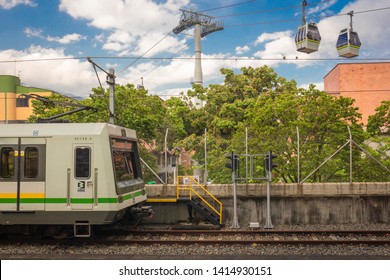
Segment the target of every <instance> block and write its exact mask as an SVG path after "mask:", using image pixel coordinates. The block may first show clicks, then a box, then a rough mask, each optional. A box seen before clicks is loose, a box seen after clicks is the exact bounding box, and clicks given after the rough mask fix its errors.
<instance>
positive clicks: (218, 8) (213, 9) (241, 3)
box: [198, 0, 257, 13]
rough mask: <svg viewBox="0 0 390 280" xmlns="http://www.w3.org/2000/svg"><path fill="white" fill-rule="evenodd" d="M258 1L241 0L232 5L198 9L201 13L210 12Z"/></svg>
mask: <svg viewBox="0 0 390 280" xmlns="http://www.w3.org/2000/svg"><path fill="white" fill-rule="evenodd" d="M256 1H257V0H249V1H245V2H239V3H235V4H230V5H225V6H221V7H216V8H211V9H207V10H201V11H198V12H199V13H204V12H210V11H215V10H220V9H225V8H230V7H235V6H240V5H244V4H248V3H252V2H256Z"/></svg>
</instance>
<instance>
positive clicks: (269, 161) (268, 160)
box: [264, 151, 278, 229]
mask: <svg viewBox="0 0 390 280" xmlns="http://www.w3.org/2000/svg"><path fill="white" fill-rule="evenodd" d="M276 157H277V155H273V154H272V151H269V152H268V153H267V154H266V156H265V158H264V162H265V169H266V173H267V176H266V178H267V217H266V221H265V227H264V228H269V229H272V228H274V226H273V224H272V221H271V195H270V188H271V181H272V168H275V167H278V164H277V163H273V162H272V160H273V159H274V158H276Z"/></svg>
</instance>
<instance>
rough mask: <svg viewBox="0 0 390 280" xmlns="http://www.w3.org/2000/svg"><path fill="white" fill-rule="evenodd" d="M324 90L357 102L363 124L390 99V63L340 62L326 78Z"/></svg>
mask: <svg viewBox="0 0 390 280" xmlns="http://www.w3.org/2000/svg"><path fill="white" fill-rule="evenodd" d="M324 90H325V92H327V93H328V94H331V95H334V96H343V97H350V98H353V99H355V106H356V107H359V109H360V113H361V114H362V120H363V123H364V124H365V125H366V124H367V120H368V116H370V115H373V114H375V109H376V108H377V107H378V106H379V105H380V104H381V101H384V100H390V63H389V62H378V63H340V64H337V65H336V66H335V67H334V68H333V69H332V70H331V71H330V72H329V73H328V74H327V75H326V76H325V77H324Z"/></svg>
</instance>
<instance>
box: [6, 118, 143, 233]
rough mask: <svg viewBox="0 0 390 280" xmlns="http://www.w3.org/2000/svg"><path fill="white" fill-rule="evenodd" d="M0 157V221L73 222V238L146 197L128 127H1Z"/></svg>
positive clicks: (110, 220)
mask: <svg viewBox="0 0 390 280" xmlns="http://www.w3.org/2000/svg"><path fill="white" fill-rule="evenodd" d="M0 156H1V161H0V225H1V226H5V225H73V228H74V234H75V235H76V236H77V235H84V234H86V235H88V236H89V235H90V228H91V225H104V224H111V223H114V222H116V221H118V220H121V219H122V218H123V217H124V215H125V214H126V212H127V211H129V210H131V209H132V208H134V209H136V208H137V209H140V208H139V207H138V206H139V205H142V203H143V202H145V201H146V194H145V185H144V181H143V177H142V171H141V163H140V156H139V152H138V147H137V137H136V132H135V131H134V130H132V129H127V128H123V127H120V126H116V125H111V124H107V123H88V124H87V123H80V124H69V123H56V124H51V123H47V124H41V123H38V124H2V125H0ZM85 227H87V229H88V230H87V231H86V230H85ZM78 231H80V233H78ZM85 231H86V232H85Z"/></svg>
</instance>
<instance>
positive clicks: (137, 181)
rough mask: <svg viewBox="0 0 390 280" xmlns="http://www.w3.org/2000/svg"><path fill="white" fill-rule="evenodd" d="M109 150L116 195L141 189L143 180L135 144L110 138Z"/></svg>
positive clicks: (127, 140) (126, 140)
mask: <svg viewBox="0 0 390 280" xmlns="http://www.w3.org/2000/svg"><path fill="white" fill-rule="evenodd" d="M111 149H112V161H113V167H114V175H115V181H116V188H117V193H118V194H121V193H126V192H130V191H135V190H138V189H141V188H142V187H143V179H142V172H141V164H140V160H139V155H138V149H137V142H136V141H131V140H130V139H120V138H111Z"/></svg>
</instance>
